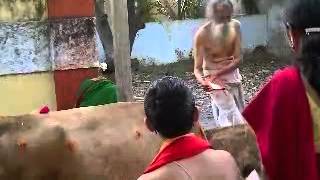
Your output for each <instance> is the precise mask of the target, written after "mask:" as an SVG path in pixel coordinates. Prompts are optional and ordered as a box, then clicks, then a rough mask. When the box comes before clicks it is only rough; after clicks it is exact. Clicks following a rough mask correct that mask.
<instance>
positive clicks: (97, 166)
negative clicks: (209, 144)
mask: <svg viewBox="0 0 320 180" xmlns="http://www.w3.org/2000/svg"><path fill="white" fill-rule="evenodd" d="M143 114H144V113H143V105H142V104H140V103H118V104H112V105H106V106H99V107H88V108H80V109H72V110H68V111H60V112H52V113H50V114H48V115H37V114H35V115H24V116H17V117H0V179H7V180H44V179H45V180H106V179H108V180H109V179H110V180H133V179H137V177H138V176H139V175H141V174H142V172H143V170H144V168H145V167H146V166H147V165H148V163H149V162H150V161H151V160H152V158H153V157H154V155H155V154H156V153H157V151H158V149H159V147H160V144H161V139H160V138H159V137H158V136H156V135H155V134H153V133H151V132H149V131H148V130H147V129H146V127H145V125H144V122H143V118H144V115H143ZM194 132H196V133H197V135H199V136H201V129H200V128H197V129H196V130H194ZM228 138H230V137H228ZM237 150H239V151H243V150H246V151H247V149H237ZM245 158H247V157H245ZM236 159H238V157H236ZM239 159H241V161H242V160H243V158H239ZM244 162H246V161H244Z"/></svg>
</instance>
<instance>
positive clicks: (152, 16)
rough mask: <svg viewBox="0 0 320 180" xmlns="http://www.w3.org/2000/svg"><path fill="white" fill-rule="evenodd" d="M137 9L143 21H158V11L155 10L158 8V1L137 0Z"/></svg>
mask: <svg viewBox="0 0 320 180" xmlns="http://www.w3.org/2000/svg"><path fill="white" fill-rule="evenodd" d="M135 7H136V11H137V12H139V15H140V16H141V18H142V19H143V22H154V21H157V18H156V15H157V13H156V12H155V11H154V9H155V8H156V2H153V1H151V0H135Z"/></svg>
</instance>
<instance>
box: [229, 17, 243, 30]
mask: <svg viewBox="0 0 320 180" xmlns="http://www.w3.org/2000/svg"><path fill="white" fill-rule="evenodd" d="M230 23H231V24H232V26H233V27H235V28H236V29H240V28H241V22H240V21H239V20H237V19H232V20H231V22H230Z"/></svg>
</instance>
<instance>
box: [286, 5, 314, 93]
mask: <svg viewBox="0 0 320 180" xmlns="http://www.w3.org/2000/svg"><path fill="white" fill-rule="evenodd" d="M284 15H285V21H286V23H287V24H288V25H289V26H290V27H291V29H292V30H295V31H299V32H301V33H302V36H301V41H300V49H299V55H298V58H297V59H296V63H297V65H298V66H299V68H300V70H301V71H302V73H303V74H304V75H305V77H306V78H307V79H308V81H309V83H310V84H311V85H312V86H313V87H314V88H315V89H316V91H317V92H318V94H319V95H320V31H319V30H320V29H313V31H312V30H311V31H312V32H309V33H308V29H309V30H310V28H320V0H291V1H290V5H288V7H287V9H286V10H285V14H284Z"/></svg>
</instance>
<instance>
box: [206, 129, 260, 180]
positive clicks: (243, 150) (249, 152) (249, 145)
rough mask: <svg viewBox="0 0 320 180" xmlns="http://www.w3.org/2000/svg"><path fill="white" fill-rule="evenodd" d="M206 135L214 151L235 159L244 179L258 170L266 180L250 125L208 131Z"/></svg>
mask: <svg viewBox="0 0 320 180" xmlns="http://www.w3.org/2000/svg"><path fill="white" fill-rule="evenodd" d="M205 134H206V136H207V139H208V140H209V142H210V143H211V144H212V146H213V148H214V149H216V150H225V151H228V152H230V153H231V154H232V156H233V157H235V159H236V161H237V164H238V167H239V169H240V171H241V174H242V176H243V177H247V176H249V174H250V173H251V172H252V171H254V170H256V171H257V172H258V174H259V175H260V176H261V178H263V179H264V172H263V167H262V163H261V156H260V151H259V148H258V145H257V141H256V136H255V134H254V132H253V130H252V129H251V127H250V126H249V125H247V124H243V125H236V126H231V127H226V128H221V129H212V130H207V131H206V132H205Z"/></svg>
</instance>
